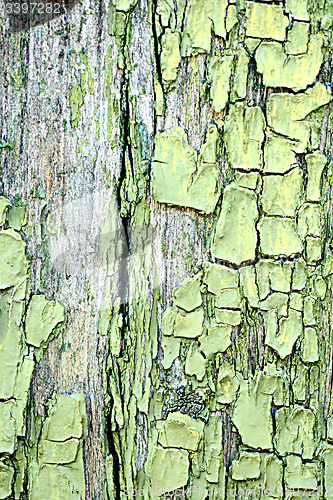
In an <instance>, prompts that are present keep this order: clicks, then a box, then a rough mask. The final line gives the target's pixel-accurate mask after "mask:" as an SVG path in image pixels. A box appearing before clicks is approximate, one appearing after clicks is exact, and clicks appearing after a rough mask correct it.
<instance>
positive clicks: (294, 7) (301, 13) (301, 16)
mask: <svg viewBox="0 0 333 500" xmlns="http://www.w3.org/2000/svg"><path fill="white" fill-rule="evenodd" d="M307 5H308V4H307V2H306V1H304V0H286V12H291V13H292V15H293V17H294V19H297V20H299V21H309V20H310V18H309V14H308V9H307Z"/></svg>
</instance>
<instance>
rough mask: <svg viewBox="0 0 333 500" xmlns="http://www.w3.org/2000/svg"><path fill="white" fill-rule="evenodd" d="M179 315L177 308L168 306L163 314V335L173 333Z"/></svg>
mask: <svg viewBox="0 0 333 500" xmlns="http://www.w3.org/2000/svg"><path fill="white" fill-rule="evenodd" d="M176 317H177V309H175V308H174V307H167V308H166V310H165V311H164V313H163V314H162V325H161V328H162V333H163V335H173V330H174V327H175V321H176Z"/></svg>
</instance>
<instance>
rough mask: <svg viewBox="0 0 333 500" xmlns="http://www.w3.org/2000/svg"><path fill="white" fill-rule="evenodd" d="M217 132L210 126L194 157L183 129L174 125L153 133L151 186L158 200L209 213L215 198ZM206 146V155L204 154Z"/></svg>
mask: <svg viewBox="0 0 333 500" xmlns="http://www.w3.org/2000/svg"><path fill="white" fill-rule="evenodd" d="M217 139H218V133H217V130H216V128H215V127H214V126H211V127H210V128H209V131H208V134H207V140H206V144H204V145H203V146H202V150H201V155H199V158H198V160H197V155H196V153H195V152H194V150H193V149H192V148H191V147H190V146H189V145H188V143H187V138H186V134H185V131H184V130H183V129H182V128H180V127H176V128H174V129H171V130H169V132H167V133H166V132H163V133H162V134H157V135H156V136H155V153H154V160H153V164H152V167H153V190H154V197H155V199H156V201H158V202H159V203H168V204H170V205H180V206H183V207H190V208H195V209H197V210H200V211H202V212H205V213H211V212H212V211H213V210H214V208H215V205H216V203H217V199H218V195H219V193H218V187H217V181H218V178H217V169H216V165H215V147H216V142H217ZM207 149H208V151H209V153H210V154H209V157H208V158H206V156H207Z"/></svg>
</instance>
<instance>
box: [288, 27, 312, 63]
mask: <svg viewBox="0 0 333 500" xmlns="http://www.w3.org/2000/svg"><path fill="white" fill-rule="evenodd" d="M309 27H310V25H309V23H301V22H298V21H295V22H294V23H293V26H292V28H291V30H290V31H289V32H288V38H287V43H286V52H287V54H292V55H299V54H305V53H306V51H307V45H308V39H309Z"/></svg>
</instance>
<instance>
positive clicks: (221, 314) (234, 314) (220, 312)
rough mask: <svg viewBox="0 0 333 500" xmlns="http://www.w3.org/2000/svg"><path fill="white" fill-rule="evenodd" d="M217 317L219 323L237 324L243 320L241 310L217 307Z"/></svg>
mask: <svg viewBox="0 0 333 500" xmlns="http://www.w3.org/2000/svg"><path fill="white" fill-rule="evenodd" d="M215 318H216V322H217V323H225V324H226V325H232V326H237V325H239V324H240V323H241V321H242V318H241V313H240V311H232V310H230V309H215Z"/></svg>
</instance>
